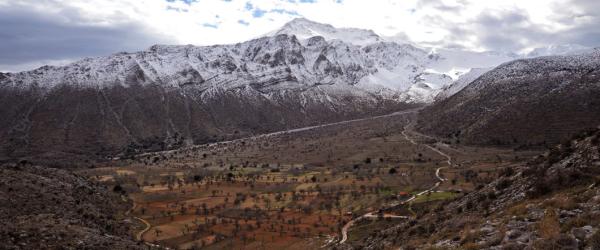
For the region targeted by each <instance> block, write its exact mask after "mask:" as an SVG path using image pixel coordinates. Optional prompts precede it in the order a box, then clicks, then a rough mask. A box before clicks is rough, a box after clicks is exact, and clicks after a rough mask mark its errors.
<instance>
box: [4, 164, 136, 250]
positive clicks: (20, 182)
mask: <svg viewBox="0 0 600 250" xmlns="http://www.w3.org/2000/svg"><path fill="white" fill-rule="evenodd" d="M130 207H131V204H129V203H127V202H122V201H121V199H120V195H119V194H117V193H114V192H112V191H109V190H107V189H106V188H105V187H103V186H99V185H98V184H92V183H90V182H88V181H87V180H86V179H84V178H82V177H80V176H77V175H75V174H72V173H69V172H66V171H64V170H57V169H52V168H46V167H35V166H29V165H5V166H2V167H1V168H0V224H2V227H0V241H2V243H1V244H0V245H1V246H0V248H1V249H82V248H85V249H142V247H141V245H138V243H137V242H135V241H133V240H132V239H131V238H130V236H129V224H128V223H125V222H123V220H122V219H118V214H122V213H123V212H124V211H126V210H127V209H129V208H130Z"/></svg>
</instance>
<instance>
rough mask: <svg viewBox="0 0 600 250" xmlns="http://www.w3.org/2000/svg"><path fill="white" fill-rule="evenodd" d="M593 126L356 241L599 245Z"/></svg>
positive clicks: (420, 245) (597, 146) (368, 244)
mask: <svg viewBox="0 0 600 250" xmlns="http://www.w3.org/2000/svg"><path fill="white" fill-rule="evenodd" d="M599 178H600V129H595V130H593V131H588V132H585V133H581V134H579V135H578V136H577V137H576V138H575V139H573V140H570V141H568V142H566V143H565V144H562V145H559V146H557V147H554V148H552V150H550V151H549V152H547V153H546V154H544V155H542V156H539V157H537V158H535V159H533V160H531V161H530V162H529V163H527V165H525V166H522V168H520V169H505V170H503V171H500V173H499V176H498V178H497V180H495V181H494V182H492V183H490V184H489V185H486V186H483V187H481V188H479V189H478V190H476V191H474V192H471V193H469V194H466V195H464V196H462V197H460V198H456V199H455V200H453V201H447V202H445V203H441V204H438V205H436V206H435V207H432V208H431V209H430V210H428V211H421V213H420V214H421V215H420V216H419V217H417V218H415V219H413V220H409V221H406V222H402V223H399V224H398V225H397V226H394V227H391V228H388V229H384V230H382V231H380V232H377V233H375V234H373V235H371V237H370V238H369V239H367V240H366V241H365V242H363V244H362V245H361V246H360V248H361V249H382V248H392V247H393V246H402V247H404V248H405V249H413V248H417V249H429V248H442V249H446V248H451V249H452V248H458V249H599V248H600V220H599V218H600V214H599V211H600V186H599V185H600V182H599V181H598V180H600V179H599Z"/></svg>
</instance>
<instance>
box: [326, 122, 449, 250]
mask: <svg viewBox="0 0 600 250" xmlns="http://www.w3.org/2000/svg"><path fill="white" fill-rule="evenodd" d="M408 126H409V125H407V126H406V127H404V130H403V131H402V135H404V138H406V140H407V141H409V142H410V143H412V144H414V145H419V144H420V143H418V142H416V141H415V140H414V139H412V138H410V137H409V136H408V135H407V134H406V130H407V127H408ZM423 145H424V146H425V147H427V148H429V149H431V150H432V151H434V152H436V153H438V154H439V155H441V156H443V157H445V158H446V159H447V160H446V163H447V164H448V167H452V157H450V156H449V155H448V154H446V153H444V152H442V151H440V150H439V149H437V148H435V147H433V146H431V145H428V144H423ZM444 168H447V167H439V168H437V169H436V170H435V177H436V178H437V179H438V180H439V181H438V182H436V183H435V184H434V185H433V186H432V187H431V188H429V189H427V190H425V191H422V192H420V193H418V194H415V195H413V196H411V197H410V198H409V199H407V200H405V201H403V202H401V203H400V205H402V204H406V203H408V202H411V201H413V200H414V199H416V198H417V197H419V196H421V195H424V194H427V193H429V192H431V191H433V190H434V189H436V188H438V187H439V186H440V185H441V184H442V182H444V181H446V180H447V179H446V178H444V177H442V176H440V170H442V169H444ZM394 206H395V205H394ZM377 217H378V216H377V215H374V214H373V212H369V213H366V214H363V215H362V216H360V217H357V218H354V219H353V220H351V221H349V222H348V223H346V225H344V227H342V239H341V240H340V242H339V243H338V244H343V243H344V242H346V241H347V240H348V229H349V228H350V227H352V225H354V223H356V222H357V221H359V220H361V219H363V218H377ZM383 218H397V219H407V218H408V216H396V215H388V216H386V215H383Z"/></svg>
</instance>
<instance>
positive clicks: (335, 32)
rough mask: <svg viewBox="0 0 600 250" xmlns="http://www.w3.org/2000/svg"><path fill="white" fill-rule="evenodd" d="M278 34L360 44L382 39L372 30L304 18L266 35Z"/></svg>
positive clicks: (301, 38) (381, 40)
mask: <svg viewBox="0 0 600 250" xmlns="http://www.w3.org/2000/svg"><path fill="white" fill-rule="evenodd" d="M280 34H287V35H295V36H296V37H297V38H298V39H300V40H306V39H308V38H311V37H315V36H321V37H324V38H325V40H328V41H329V40H341V41H344V42H346V43H350V44H354V45H361V46H363V45H367V44H372V43H377V42H383V41H384V39H382V38H381V37H380V36H378V35H377V34H375V32H373V31H372V30H364V29H357V28H336V27H333V26H332V25H329V24H323V23H318V22H314V21H311V20H308V19H306V18H295V19H293V20H292V21H290V22H288V23H286V24H285V25H284V26H283V27H281V28H280V29H278V30H275V31H272V32H270V33H267V34H266V36H276V35H280Z"/></svg>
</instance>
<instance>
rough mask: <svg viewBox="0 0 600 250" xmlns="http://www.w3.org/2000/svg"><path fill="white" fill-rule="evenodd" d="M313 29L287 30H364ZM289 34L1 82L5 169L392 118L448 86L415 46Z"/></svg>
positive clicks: (0, 155) (155, 50)
mask: <svg viewBox="0 0 600 250" xmlns="http://www.w3.org/2000/svg"><path fill="white" fill-rule="evenodd" d="M306 22H307V20H301V19H299V20H294V21H292V22H291V23H289V24H288V25H286V27H288V28H289V27H296V26H301V27H302V28H303V29H305V30H306V29H309V28H310V27H317V26H318V27H325V28H324V29H327V30H329V31H331V32H334V33H335V32H338V33H340V34H350V33H352V34H355V35H356V37H362V36H363V33H365V32H367V33H369V32H368V31H361V30H357V29H340V30H337V31H336V30H335V29H334V28H332V27H331V26H326V25H323V24H318V23H313V22H308V24H307V25H301V24H302V23H304V24H306ZM315 29H317V28H315ZM332 29H333V30H332ZM286 30H289V29H287V28H286V29H282V30H280V31H279V32H277V34H274V35H273V36H269V37H262V38H258V39H255V40H251V41H247V42H243V43H238V44H231V45H215V46H205V47H197V46H191V45H190V46H166V45H157V46H153V47H151V48H149V49H148V50H146V51H141V52H135V53H118V54H114V55H111V56H106V57H99V58H88V59H84V60H81V61H78V62H75V63H72V64H70V65H66V66H63V67H51V66H46V67H42V68H39V69H36V70H33V71H28V72H20V73H8V74H1V75H0V104H1V106H0V116H1V117H3V119H2V121H0V135H1V136H0V138H1V139H0V160H4V161H7V160H11V159H17V158H23V157H27V158H30V159H31V160H35V159H43V163H44V164H51V165H56V166H58V165H65V164H67V163H68V164H71V163H73V164H79V165H80V164H81V163H85V162H88V161H93V160H97V159H99V158H105V157H112V156H115V155H119V154H122V153H124V152H125V153H135V152H141V151H151V150H163V149H169V148H176V147H180V146H182V145H189V144H197V143H205V142H211V141H218V140H224V139H230V138H236V137H242V136H246V135H250V134H257V133H264V132H269V131H277V130H285V129H289V128H296V127H302V126H308V125H314V124H318V123H323V122H332V121H340V120H345V119H352V118H357V117H364V116H369V115H376V114H384V113H390V112H393V111H397V110H401V109H405V108H408V107H414V106H417V105H421V104H423V103H426V102H428V101H430V100H432V98H433V96H434V94H435V93H437V92H436V91H439V89H440V88H441V87H443V86H445V85H447V84H449V83H450V82H451V80H452V79H451V78H450V77H448V76H445V75H443V74H438V73H430V72H426V70H427V67H428V66H427V65H428V64H429V63H430V62H432V61H435V60H438V59H437V58H435V57H431V56H430V55H429V54H428V53H427V52H426V51H423V50H421V49H418V48H416V47H413V46H411V45H407V44H397V43H393V42H385V41H380V40H379V39H374V40H372V41H369V42H368V43H367V42H365V44H360V45H357V44H355V42H354V40H352V39H350V42H345V41H342V40H339V39H329V38H328V39H325V38H324V37H322V36H313V37H309V38H306V39H298V38H297V37H296V36H295V35H294V34H286V32H285V31H286ZM292 30H293V31H294V32H301V31H302V29H298V28H297V29H292ZM336 34H337V33H336ZM344 37H345V36H344ZM90 156H93V157H90ZM74 159H75V160H76V161H73V160H74ZM85 164H87V163H85ZM87 165H91V163H89V164H87Z"/></svg>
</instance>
